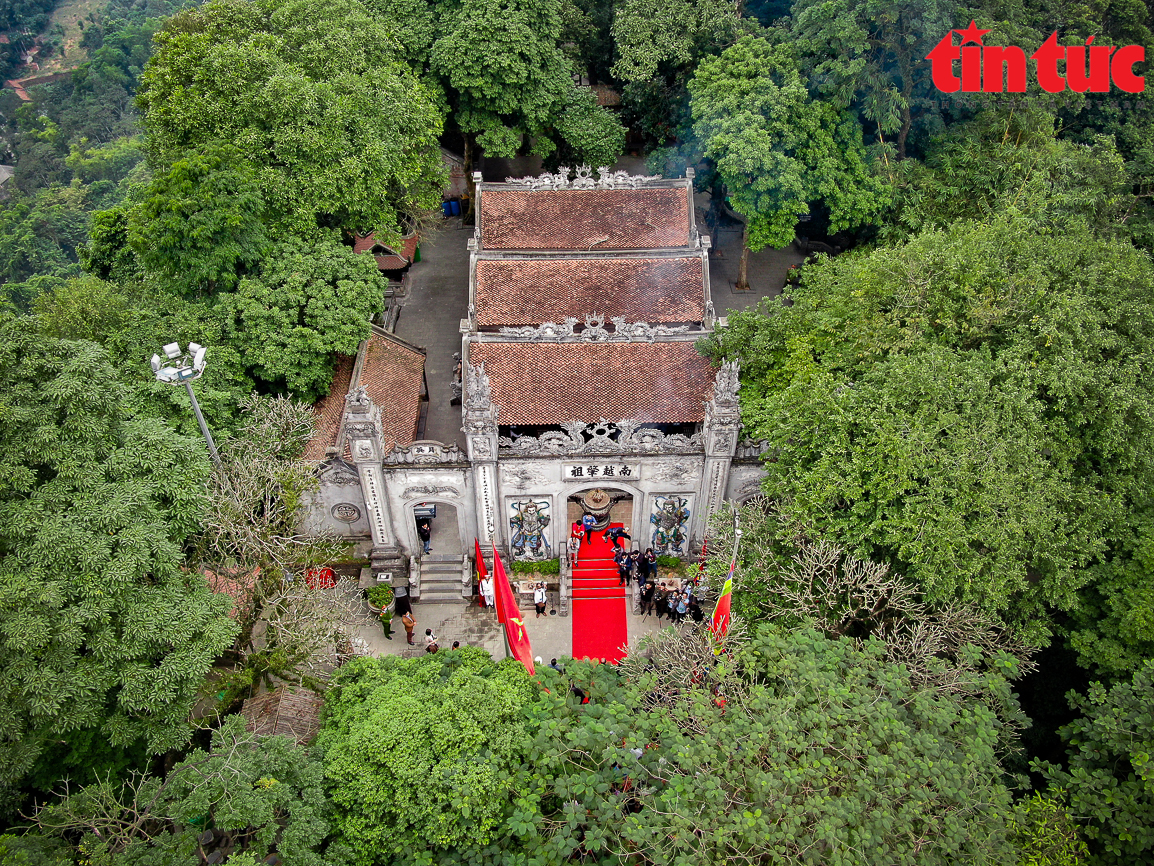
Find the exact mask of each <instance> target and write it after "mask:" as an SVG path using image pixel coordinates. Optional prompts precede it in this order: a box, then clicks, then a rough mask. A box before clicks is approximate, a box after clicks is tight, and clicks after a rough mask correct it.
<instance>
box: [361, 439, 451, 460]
mask: <svg viewBox="0 0 1154 866" xmlns="http://www.w3.org/2000/svg"><path fill="white" fill-rule="evenodd" d="M381 462H382V463H383V464H385V465H386V466H402V465H409V464H424V463H468V462H469V458H468V456H467V455H466V454H465V452H464V451H462V450H461V449H460V448H459V447H458V446H457V443H455V442H453V443H450V444H448V445H446V444H445V443H443V442H437V441H435V440H432V439H426V440H424V441H421V442H414V443H413V444H412V445H410V446H409V447H408V448H402V447H400V446H397V447H395V448H393V450H392V451H389V452H388V453H387V454H385V456H384V457H382V458H381Z"/></svg>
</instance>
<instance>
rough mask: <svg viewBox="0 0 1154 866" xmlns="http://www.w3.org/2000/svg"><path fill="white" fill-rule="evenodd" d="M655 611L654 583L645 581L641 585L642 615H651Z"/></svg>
mask: <svg viewBox="0 0 1154 866" xmlns="http://www.w3.org/2000/svg"><path fill="white" fill-rule="evenodd" d="M651 613H653V584H652V583H643V584H642V585H641V615H642V616H649V615H650V614H651Z"/></svg>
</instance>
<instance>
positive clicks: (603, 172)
mask: <svg viewBox="0 0 1154 866" xmlns="http://www.w3.org/2000/svg"><path fill="white" fill-rule="evenodd" d="M572 171H574V172H576V176H575V177H574V178H573V179H572V180H570V179H569V172H570V168H569V166H567V165H562V166H560V167H559V168H558V169H557V172H556V173H555V174H554V173H550V172H544V173H543V174H539V175H537V176H536V177H507V178H505V183H509V184H515V185H516V186H527V187H528V188H529V189H553V190H557V189H638V188H639V187H641V186H644V185H645V184H647V183H652V182H653V181H655V180H664V178H663V177H662V176H661V175H659V174H630V173H629V172H627V171H613V170H612V169H610V168H609V167H608V166H605V165H603V166H600V167H599V168H598V169H597V175H598V177H597V178H594V177H593V169H591V168H590V167H589V166H587V165H579V166H577V168H575V169H572Z"/></svg>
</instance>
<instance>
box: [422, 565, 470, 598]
mask: <svg viewBox="0 0 1154 866" xmlns="http://www.w3.org/2000/svg"><path fill="white" fill-rule="evenodd" d="M465 568H467V564H466V561H465V557H464V556H453V555H452V554H446V553H430V554H426V555H425V556H422V557H421V596H420V603H421V604H460V603H461V602H462V601H464V600H465V599H464V598H463V597H462V596H461V587H462V582H461V577H462V575H463V574H464V573H465V571H464V570H465Z"/></svg>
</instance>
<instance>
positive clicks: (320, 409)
mask: <svg viewBox="0 0 1154 866" xmlns="http://www.w3.org/2000/svg"><path fill="white" fill-rule="evenodd" d="M356 360H357V359H356V358H354V357H353V356H352V355H338V356H337V367H336V369H335V370H334V371H333V384H332V385H331V386H330V387H329V393H328V394H326V395H325V396H324V397H321V399H319V400H318V401H317V402H316V403H314V404H313V429H314V431H315V432H314V433H313V438H312V439H311V440H309V444H308V445H306V446H305V450H304V454H303V455H301V456H302V458H303V459H305V460H324V459H325V451H326V449H328V448H331V447H333V446H334V445H336V443H337V432H338V431H339V430H340V426H341V415H343V414H344V411H345V395H346V394H348V393H349V382H350V380H351V379H352V377H353V365H354V364H355V363H356Z"/></svg>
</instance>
